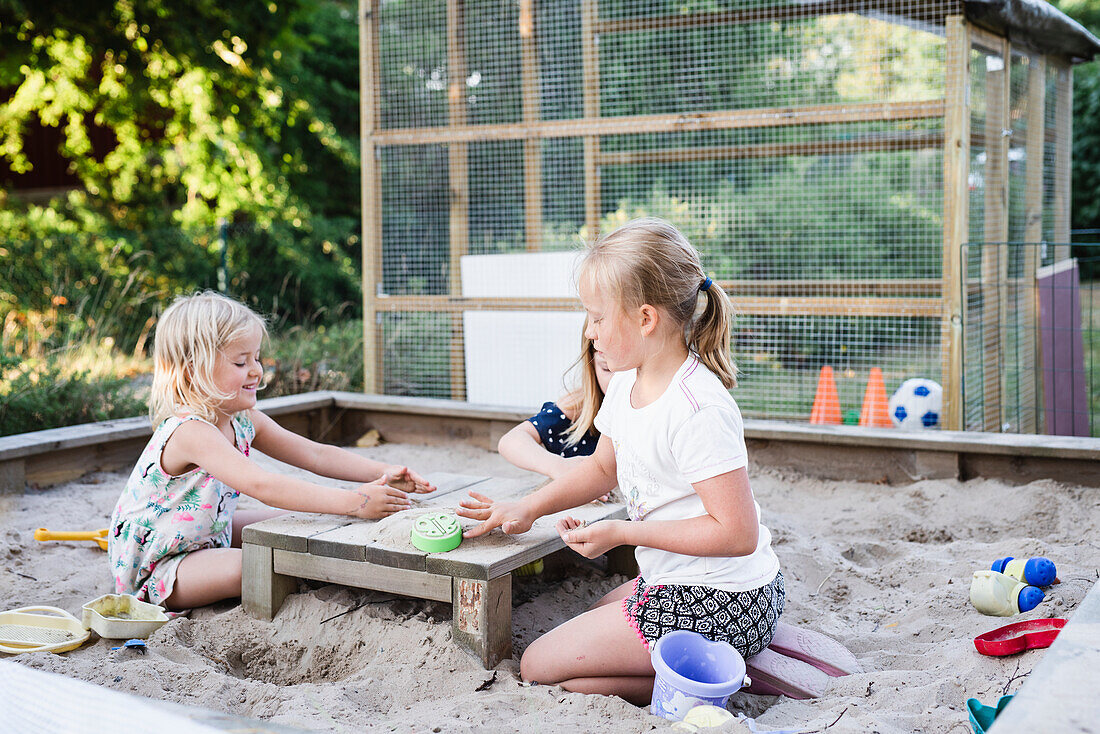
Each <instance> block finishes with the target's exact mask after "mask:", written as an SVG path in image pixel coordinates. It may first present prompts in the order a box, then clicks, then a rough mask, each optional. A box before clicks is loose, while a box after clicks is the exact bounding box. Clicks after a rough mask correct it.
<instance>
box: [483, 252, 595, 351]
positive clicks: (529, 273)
mask: <svg viewBox="0 0 1100 734" xmlns="http://www.w3.org/2000/svg"><path fill="white" fill-rule="evenodd" d="M581 254H583V253H582V251H581V250H566V251H562V252H517V253H508V254H505V255H465V256H463V258H462V295H464V296H467V297H471V298H477V297H484V296H489V297H499V298H522V297H524V296H529V297H532V298H536V297H537V298H568V297H569V296H575V295H576V293H577V289H576V286H575V285H574V283H573V271H574V270H575V269H576V266H577V260H578V259H579V258H580V256H581ZM577 338H578V340H579V339H580V336H579V335H578V337H577Z"/></svg>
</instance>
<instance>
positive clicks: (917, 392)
mask: <svg viewBox="0 0 1100 734" xmlns="http://www.w3.org/2000/svg"><path fill="white" fill-rule="evenodd" d="M888 407H889V410H890V420H891V421H893V423H894V425H895V426H897V427H898V428H904V429H906V430H911V431H917V430H922V429H925V428H938V427H939V425H940V411H941V410H942V409H943V388H942V387H940V385H939V383H938V382H935V381H933V380H926V379H924V378H923V377H914V378H913V379H911V380H906V381H905V382H903V383H901V387H899V388H898V389H897V391H896V392H895V393H894V394H893V395H892V396H891V397H890V402H889V405H888Z"/></svg>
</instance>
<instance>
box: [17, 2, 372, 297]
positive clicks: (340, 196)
mask: <svg viewBox="0 0 1100 734" xmlns="http://www.w3.org/2000/svg"><path fill="white" fill-rule="evenodd" d="M353 7H354V0H349V1H346V2H336V1H334V0H279V2H268V3H256V2H247V1H243V0H238V1H236V2H234V1H229V2H225V1H222V0H219V1H218V2H215V1H214V0H195V1H193V0H132V1H131V0H116V1H115V2H110V3H77V4H73V3H66V2H59V1H58V0H35V1H34V2H28V1H26V0H0V48H2V49H3V51H2V52H0V89H9V90H11V91H10V94H9V95H8V101H7V103H6V104H4V106H3V107H2V108H0V157H2V158H3V159H4V160H5V162H6V163H7V164H8V165H9V166H10V167H11V169H12V170H14V171H16V172H18V171H23V170H26V169H28V168H29V167H30V166H32V165H33V163H34V162H33V161H31V160H30V159H28V157H27V156H26V154H25V152H24V145H23V143H24V138H25V136H26V134H27V132H28V130H29V129H31V128H32V126H34V125H44V126H49V127H56V128H59V129H60V130H62V132H63V134H62V136H61V137H62V143H61V146H60V153H61V155H62V156H64V158H65V159H66V160H67V161H68V162H69V165H70V168H71V170H72V171H73V172H74V173H75V174H76V175H77V177H78V178H79V180H80V181H81V183H82V187H81V188H80V189H79V190H75V191H72V192H70V193H69V194H68V195H67V196H65V197H63V198H61V199H57V200H54V201H52V202H49V203H47V204H23V205H20V202H18V201H15V200H14V197H12V196H8V197H7V198H8V202H7V204H8V206H7V207H5V211H4V212H3V213H2V214H0V233H3V235H4V236H5V239H6V240H7V241H8V242H10V243H13V244H11V245H9V246H8V252H7V253H6V254H8V255H9V257H6V258H5V260H6V265H7V267H6V268H5V269H4V270H6V272H4V271H0V272H3V273H4V276H0V277H5V278H6V282H5V283H4V285H5V287H4V288H3V289H2V290H3V291H4V292H6V293H7V294H8V297H9V299H12V300H14V301H16V302H22V303H27V304H32V305H33V304H35V303H36V302H38V301H41V300H42V299H43V298H46V299H52V298H56V297H57V296H65V297H68V299H69V300H70V301H76V300H79V299H80V297H81V294H82V293H84V292H85V291H87V290H88V288H89V287H92V286H97V285H98V284H99V281H100V279H101V277H116V278H117V277H123V276H126V275H127V274H129V273H131V272H132V271H133V270H134V268H135V266H140V267H141V268H143V273H142V275H141V277H142V278H143V282H142V286H143V288H142V290H143V291H145V292H155V293H162V294H166V295H167V294H168V293H171V292H174V291H180V290H187V289H192V288H195V287H201V286H210V285H214V270H215V268H216V266H217V264H218V259H219V252H218V248H219V245H218V240H217V237H216V228H215V227H216V223H217V222H218V221H219V220H220V219H225V220H228V221H230V222H231V223H233V224H235V225H237V228H233V229H231V230H230V232H231V234H234V233H236V234H240V233H241V232H251V231H253V230H256V229H258V230H261V231H263V232H264V233H265V234H264V237H265V243H266V245H265V250H264V256H263V257H262V258H258V257H256V256H255V254H254V253H250V252H249V251H248V249H247V248H243V247H242V248H235V247H232V246H231V247H230V249H229V260H230V263H229V264H230V268H231V275H233V276H234V277H235V281H234V282H233V283H232V285H233V286H235V288H234V290H236V291H237V294H238V295H240V296H243V297H245V298H247V299H249V300H251V301H253V302H255V303H256V304H257V305H258V306H259V307H260V308H262V309H264V310H270V309H271V308H272V307H273V305H274V304H275V303H276V302H277V303H278V304H279V306H278V307H279V308H280V309H281V310H282V311H283V312H284V313H283V314H282V315H288V316H291V317H298V318H300V317H302V316H304V315H306V314H307V313H308V312H310V311H314V310H316V309H318V308H323V307H325V306H334V305H337V304H339V303H340V302H341V301H347V300H351V301H352V302H357V301H358V298H357V290H358V274H357V272H356V266H355V263H356V261H357V252H356V250H357V241H358V237H357V226H358V224H357V212H358V187H357V185H356V182H357V180H358V145H357V142H356V141H357V107H356V105H355V100H356V99H357V96H358V94H357V85H358V75H357V47H358V38H357V30H356V25H355V13H354V12H353V10H352V8H353ZM93 128H98V129H99V130H101V131H106V132H107V133H108V136H107V137H108V138H109V139H111V140H112V141H113V143H112V145H111V146H110V149H109V150H106V151H97V150H94V149H93V146H92V144H91V139H92V137H93V136H92V134H91V132H90V131H91V130H92V129H93ZM0 196H3V194H0ZM13 205H14V206H13ZM59 239H60V241H62V242H63V245H62V246H60V247H53V250H54V252H53V253H52V254H51V253H49V252H47V250H49V249H50V246H49V242H51V241H55V242H56V241H58V240H59ZM246 253H247V254H246ZM235 260H237V261H239V262H235ZM32 263H33V264H34V265H33V267H32ZM242 265H247V267H248V268H249V269H248V270H244V269H243V268H241V267H240V266H242ZM43 286H45V288H43ZM57 288H61V289H70V290H71V291H72V292H69V293H51V292H50V291H51V289H57ZM295 295H296V297H295ZM74 296H75V298H74Z"/></svg>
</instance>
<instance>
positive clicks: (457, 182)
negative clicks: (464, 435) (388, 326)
mask: <svg viewBox="0 0 1100 734" xmlns="http://www.w3.org/2000/svg"><path fill="white" fill-rule="evenodd" d="M447 78H448V79H449V83H448V86H447V125H448V126H449V127H452V128H460V127H463V126H465V125H466V120H467V115H466V19H465V3H464V0H448V1H447ZM447 172H448V179H449V182H450V183H449V185H450V192H451V196H450V209H449V232H450V235H449V243H450V260H449V264H448V273H449V277H450V293H451V295H455V296H458V295H461V294H462V256H463V255H466V254H467V253H468V252H469V251H470V163H469V151H468V149H467V144H466V143H464V142H459V141H455V142H452V143H451V144H450V145H448V146H447ZM449 365H450V377H451V395H450V397H451V399H452V400H465V399H466V357H465V335H464V333H463V324H462V315H461V314H455V315H454V316H452V317H451V340H450V360H449Z"/></svg>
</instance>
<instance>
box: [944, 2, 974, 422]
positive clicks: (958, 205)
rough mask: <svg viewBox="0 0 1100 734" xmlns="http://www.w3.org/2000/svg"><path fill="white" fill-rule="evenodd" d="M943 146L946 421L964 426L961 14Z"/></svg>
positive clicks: (965, 39)
mask: <svg viewBox="0 0 1100 734" xmlns="http://www.w3.org/2000/svg"><path fill="white" fill-rule="evenodd" d="M945 24H946V34H947V60H946V100H945V103H944V127H943V130H944V149H943V192H944V194H943V311H942V314H941V327H940V342H941V360H940V380H941V382H942V384H943V422H944V427H945V428H948V429H955V430H957V429H959V428H961V427H962V418H963V405H962V395H963V393H962V358H963V354H962V351H963V342H962V340H963V315H964V314H963V308H964V301H963V297H962V283H961V275H962V271H961V270H960V268H961V258H962V248H963V244H964V243H965V242H966V241H967V237H968V227H969V216H968V212H969V188H968V181H967V179H968V176H969V173H970V93H969V89H970V40H969V34H968V30H969V26H968V25H967V23H966V20H965V18H963V16H961V15H952V16H948V18H947V19H946V21H945Z"/></svg>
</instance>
